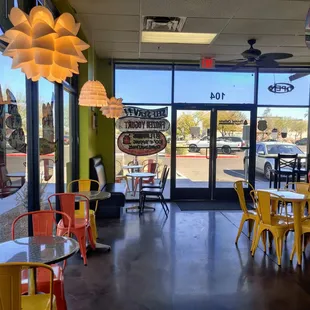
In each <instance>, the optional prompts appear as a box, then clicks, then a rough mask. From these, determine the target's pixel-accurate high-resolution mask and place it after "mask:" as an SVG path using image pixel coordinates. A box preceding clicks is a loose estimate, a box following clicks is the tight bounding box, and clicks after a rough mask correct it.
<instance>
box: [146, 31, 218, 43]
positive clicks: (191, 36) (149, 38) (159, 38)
mask: <svg viewBox="0 0 310 310" xmlns="http://www.w3.org/2000/svg"><path fill="white" fill-rule="evenodd" d="M215 36H216V33H191V32H164V31H142V42H143V43H183V44H210V43H211V42H212V40H213V39H214V38H215Z"/></svg>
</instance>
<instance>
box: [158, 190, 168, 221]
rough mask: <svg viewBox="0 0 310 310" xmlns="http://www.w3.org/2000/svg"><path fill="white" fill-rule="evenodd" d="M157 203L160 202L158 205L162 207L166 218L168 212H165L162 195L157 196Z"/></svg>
mask: <svg viewBox="0 0 310 310" xmlns="http://www.w3.org/2000/svg"><path fill="white" fill-rule="evenodd" d="M159 201H160V204H161V206H162V208H163V210H164V212H165V214H166V216H167V217H168V212H167V210H166V206H165V204H164V201H163V197H162V195H160V196H159Z"/></svg>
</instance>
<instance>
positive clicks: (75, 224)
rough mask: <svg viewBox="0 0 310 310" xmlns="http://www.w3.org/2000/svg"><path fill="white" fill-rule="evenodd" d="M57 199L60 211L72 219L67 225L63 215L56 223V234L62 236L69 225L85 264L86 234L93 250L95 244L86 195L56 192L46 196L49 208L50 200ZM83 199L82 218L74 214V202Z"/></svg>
mask: <svg viewBox="0 0 310 310" xmlns="http://www.w3.org/2000/svg"><path fill="white" fill-rule="evenodd" d="M53 198H55V199H59V204H60V209H61V211H62V212H64V213H66V214H67V215H68V216H69V217H70V218H71V220H72V222H71V226H69V224H70V223H69V222H68V219H67V218H66V217H63V218H62V219H61V221H60V222H59V223H58V225H57V235H60V236H62V235H63V234H64V233H65V232H66V230H67V229H68V226H69V227H70V232H71V234H74V235H75V236H76V238H77V240H78V242H79V245H80V251H81V255H82V257H83V261H84V265H85V266H86V265H87V257H86V241H87V236H88V240H89V242H90V246H91V247H92V249H93V250H95V249H96V244H95V242H94V238H93V234H92V230H91V227H90V221H89V200H88V199H87V197H86V196H84V195H80V194H74V193H58V194H53V195H51V196H49V197H48V198H47V200H48V202H49V205H50V208H51V210H52V209H53V204H52V202H51V200H52V199H53ZM77 199H79V200H81V199H82V200H85V206H86V208H85V213H84V218H78V217H76V216H75V202H76V200H77Z"/></svg>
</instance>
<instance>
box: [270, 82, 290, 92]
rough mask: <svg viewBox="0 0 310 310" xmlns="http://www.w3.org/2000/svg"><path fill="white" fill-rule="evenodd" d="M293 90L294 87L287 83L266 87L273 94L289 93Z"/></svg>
mask: <svg viewBox="0 0 310 310" xmlns="http://www.w3.org/2000/svg"><path fill="white" fill-rule="evenodd" d="M293 89H294V86H293V85H292V84H289V83H274V84H273V85H270V86H269V87H268V90H269V91H270V92H272V93H275V94H286V93H290V92H291V91H292V90H293Z"/></svg>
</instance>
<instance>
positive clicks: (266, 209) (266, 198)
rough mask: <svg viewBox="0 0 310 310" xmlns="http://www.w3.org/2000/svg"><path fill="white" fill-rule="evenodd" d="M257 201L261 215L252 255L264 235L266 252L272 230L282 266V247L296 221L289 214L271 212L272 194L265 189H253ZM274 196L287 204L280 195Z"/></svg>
mask: <svg viewBox="0 0 310 310" xmlns="http://www.w3.org/2000/svg"><path fill="white" fill-rule="evenodd" d="M252 193H253V195H254V197H255V200H256V203H257V213H258V215H259V219H260V222H259V225H258V229H257V232H256V236H255V239H254V246H253V250H252V256H254V254H255V251H256V249H257V247H258V243H259V239H260V237H261V236H262V239H263V244H264V252H266V232H267V231H268V232H270V233H271V234H272V236H273V238H274V240H275V247H276V254H277V259H278V265H279V266H281V257H282V247H283V241H284V239H285V235H286V233H287V232H288V231H289V230H292V229H293V228H294V222H293V220H292V219H290V218H289V217H288V216H287V215H286V217H283V216H276V215H272V212H271V205H272V200H271V194H270V193H269V192H264V191H253V192H252ZM272 196H273V198H272V199H275V200H276V201H277V202H280V203H281V204H282V205H283V206H286V203H285V201H284V200H283V199H282V198H281V197H280V196H278V195H275V194H272ZM285 210H286V208H285Z"/></svg>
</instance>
